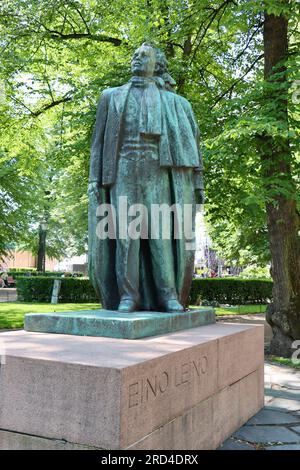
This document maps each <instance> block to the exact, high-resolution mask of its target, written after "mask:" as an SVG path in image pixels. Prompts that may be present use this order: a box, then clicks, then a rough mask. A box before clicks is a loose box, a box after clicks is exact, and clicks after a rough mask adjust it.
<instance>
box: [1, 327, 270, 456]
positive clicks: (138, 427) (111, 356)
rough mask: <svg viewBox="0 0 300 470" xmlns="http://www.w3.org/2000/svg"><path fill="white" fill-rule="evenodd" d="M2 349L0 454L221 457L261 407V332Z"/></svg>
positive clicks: (40, 337)
mask: <svg viewBox="0 0 300 470" xmlns="http://www.w3.org/2000/svg"><path fill="white" fill-rule="evenodd" d="M1 345H2V351H3V356H2V363H1V387H0V449H13V450H17V449H20V450H21V449H22V450H23V449H34V450H37V449H82V448H91V449H153V450H154V449H157V450H168V449H169V450H177V449H178V450H180V449H183V450H190V449H197V450H200V449H216V448H217V447H218V446H219V445H220V444H221V443H222V442H223V441H224V440H225V439H227V438H228V437H229V436H230V435H231V434H232V433H233V432H234V431H235V430H236V429H238V428H239V427H240V426H242V425H243V424H244V423H245V422H246V421H247V420H248V419H249V418H251V417H252V416H253V415H254V414H255V413H257V412H258V411H259V410H260V408H262V406H263V401H264V384H263V363H264V328H263V326H261V325H258V326H257V325H245V324H243V325H239V324H236V323H235V324H228V323H223V324H222V323H217V324H215V325H208V326H203V327H200V328H191V329H189V330H184V331H180V332H177V333H170V334H167V335H161V336H156V337H152V338H143V339H137V340H135V341H131V340H128V339H114V338H95V337H94V338H93V337H84V336H71V335H56V334H47V333H32V332H26V331H16V332H5V333H2V334H1ZM4 352H5V355H4Z"/></svg>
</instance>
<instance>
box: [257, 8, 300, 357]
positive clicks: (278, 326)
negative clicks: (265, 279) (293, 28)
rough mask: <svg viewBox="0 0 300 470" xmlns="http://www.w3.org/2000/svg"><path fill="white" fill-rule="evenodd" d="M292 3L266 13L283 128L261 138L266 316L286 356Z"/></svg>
mask: <svg viewBox="0 0 300 470" xmlns="http://www.w3.org/2000/svg"><path fill="white" fill-rule="evenodd" d="M289 4H290V2H289V1H287V0H284V1H282V2H279V5H278V10H277V11H276V12H275V13H273V12H272V13H270V12H268V10H266V12H265V21H264V51H265V67H264V77H265V81H266V84H267V89H266V99H267V100H268V101H269V102H271V103H273V104H275V106H274V107H273V108H272V109H271V110H270V111H269V116H270V119H271V120H272V121H273V122H274V121H275V122H276V124H277V126H278V127H279V128H281V129H282V131H281V135H278V137H277V139H274V138H273V137H272V136H271V135H268V133H265V134H264V135H262V136H261V139H260V152H261V158H262V166H263V171H264V177H265V184H266V189H267V191H268V192H269V196H270V197H269V199H268V200H267V202H266V212H267V223H268V232H269V240H270V251H271V255H272V268H271V274H272V278H273V280H274V288H273V303H272V305H271V306H270V307H269V308H268V312H267V320H268V322H269V323H270V325H271V326H272V329H273V333H274V337H273V339H272V342H271V353H272V354H275V355H278V356H284V357H289V356H290V355H291V353H292V351H293V350H292V343H293V341H294V340H296V339H299V338H300V243H299V226H300V224H299V222H300V218H299V212H298V211H297V189H296V184H295V181H294V178H293V172H292V166H293V152H292V149H291V146H290V136H289V116H288V114H289V113H288V89H289V78H288V69H287V61H288V57H289V48H288V16H287V13H288V11H287V8H288V7H289ZM280 7H281V8H280Z"/></svg>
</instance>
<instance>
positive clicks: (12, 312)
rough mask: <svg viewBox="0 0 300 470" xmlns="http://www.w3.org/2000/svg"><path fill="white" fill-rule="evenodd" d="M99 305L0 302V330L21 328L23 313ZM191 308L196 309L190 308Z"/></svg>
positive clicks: (257, 309) (233, 310)
mask: <svg viewBox="0 0 300 470" xmlns="http://www.w3.org/2000/svg"><path fill="white" fill-rule="evenodd" d="M97 308H99V305H98V304H96V303H90V304H85V303H83V304H57V305H52V304H47V303H22V302H0V329H2V330H3V329H12V328H23V326H24V315H25V313H46V312H61V311H66V310H91V309H97ZM191 308H197V307H194V306H193V307H192V306H191ZM265 310H266V305H241V306H236V307H226V308H216V314H217V315H240V314H243V313H244V314H245V313H262V312H264V311H265Z"/></svg>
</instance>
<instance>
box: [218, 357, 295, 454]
mask: <svg viewBox="0 0 300 470" xmlns="http://www.w3.org/2000/svg"><path fill="white" fill-rule="evenodd" d="M219 449H220V450H260V449H265V450H300V371H299V370H295V369H291V368H289V367H284V366H278V365H274V364H270V363H268V362H267V363H265V407H264V408H263V409H262V410H261V411H260V412H259V413H257V414H256V415H255V416H254V417H253V418H251V419H250V420H249V421H248V422H247V423H246V424H245V425H244V426H242V427H241V428H240V429H238V430H237V431H236V432H235V433H234V434H233V435H232V436H231V437H230V438H229V439H227V441H225V442H224V443H223V444H222V446H221V447H220V448H219Z"/></svg>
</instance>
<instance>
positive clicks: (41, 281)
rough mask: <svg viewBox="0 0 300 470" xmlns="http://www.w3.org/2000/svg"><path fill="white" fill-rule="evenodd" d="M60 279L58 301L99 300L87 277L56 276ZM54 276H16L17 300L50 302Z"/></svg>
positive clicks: (79, 301)
mask: <svg viewBox="0 0 300 470" xmlns="http://www.w3.org/2000/svg"><path fill="white" fill-rule="evenodd" d="M56 279H60V280H61V289H60V293H59V302H62V303H67V302H74V303H81V302H99V299H98V298H97V296H96V293H95V291H94V288H93V286H92V284H91V282H90V280H89V279H87V278H73V277H66V278H58V277H56ZM53 283H54V278H53V277H46V276H32V277H31V276H28V277H19V278H17V293H18V300H20V301H23V302H51V296H52V289H53Z"/></svg>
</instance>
